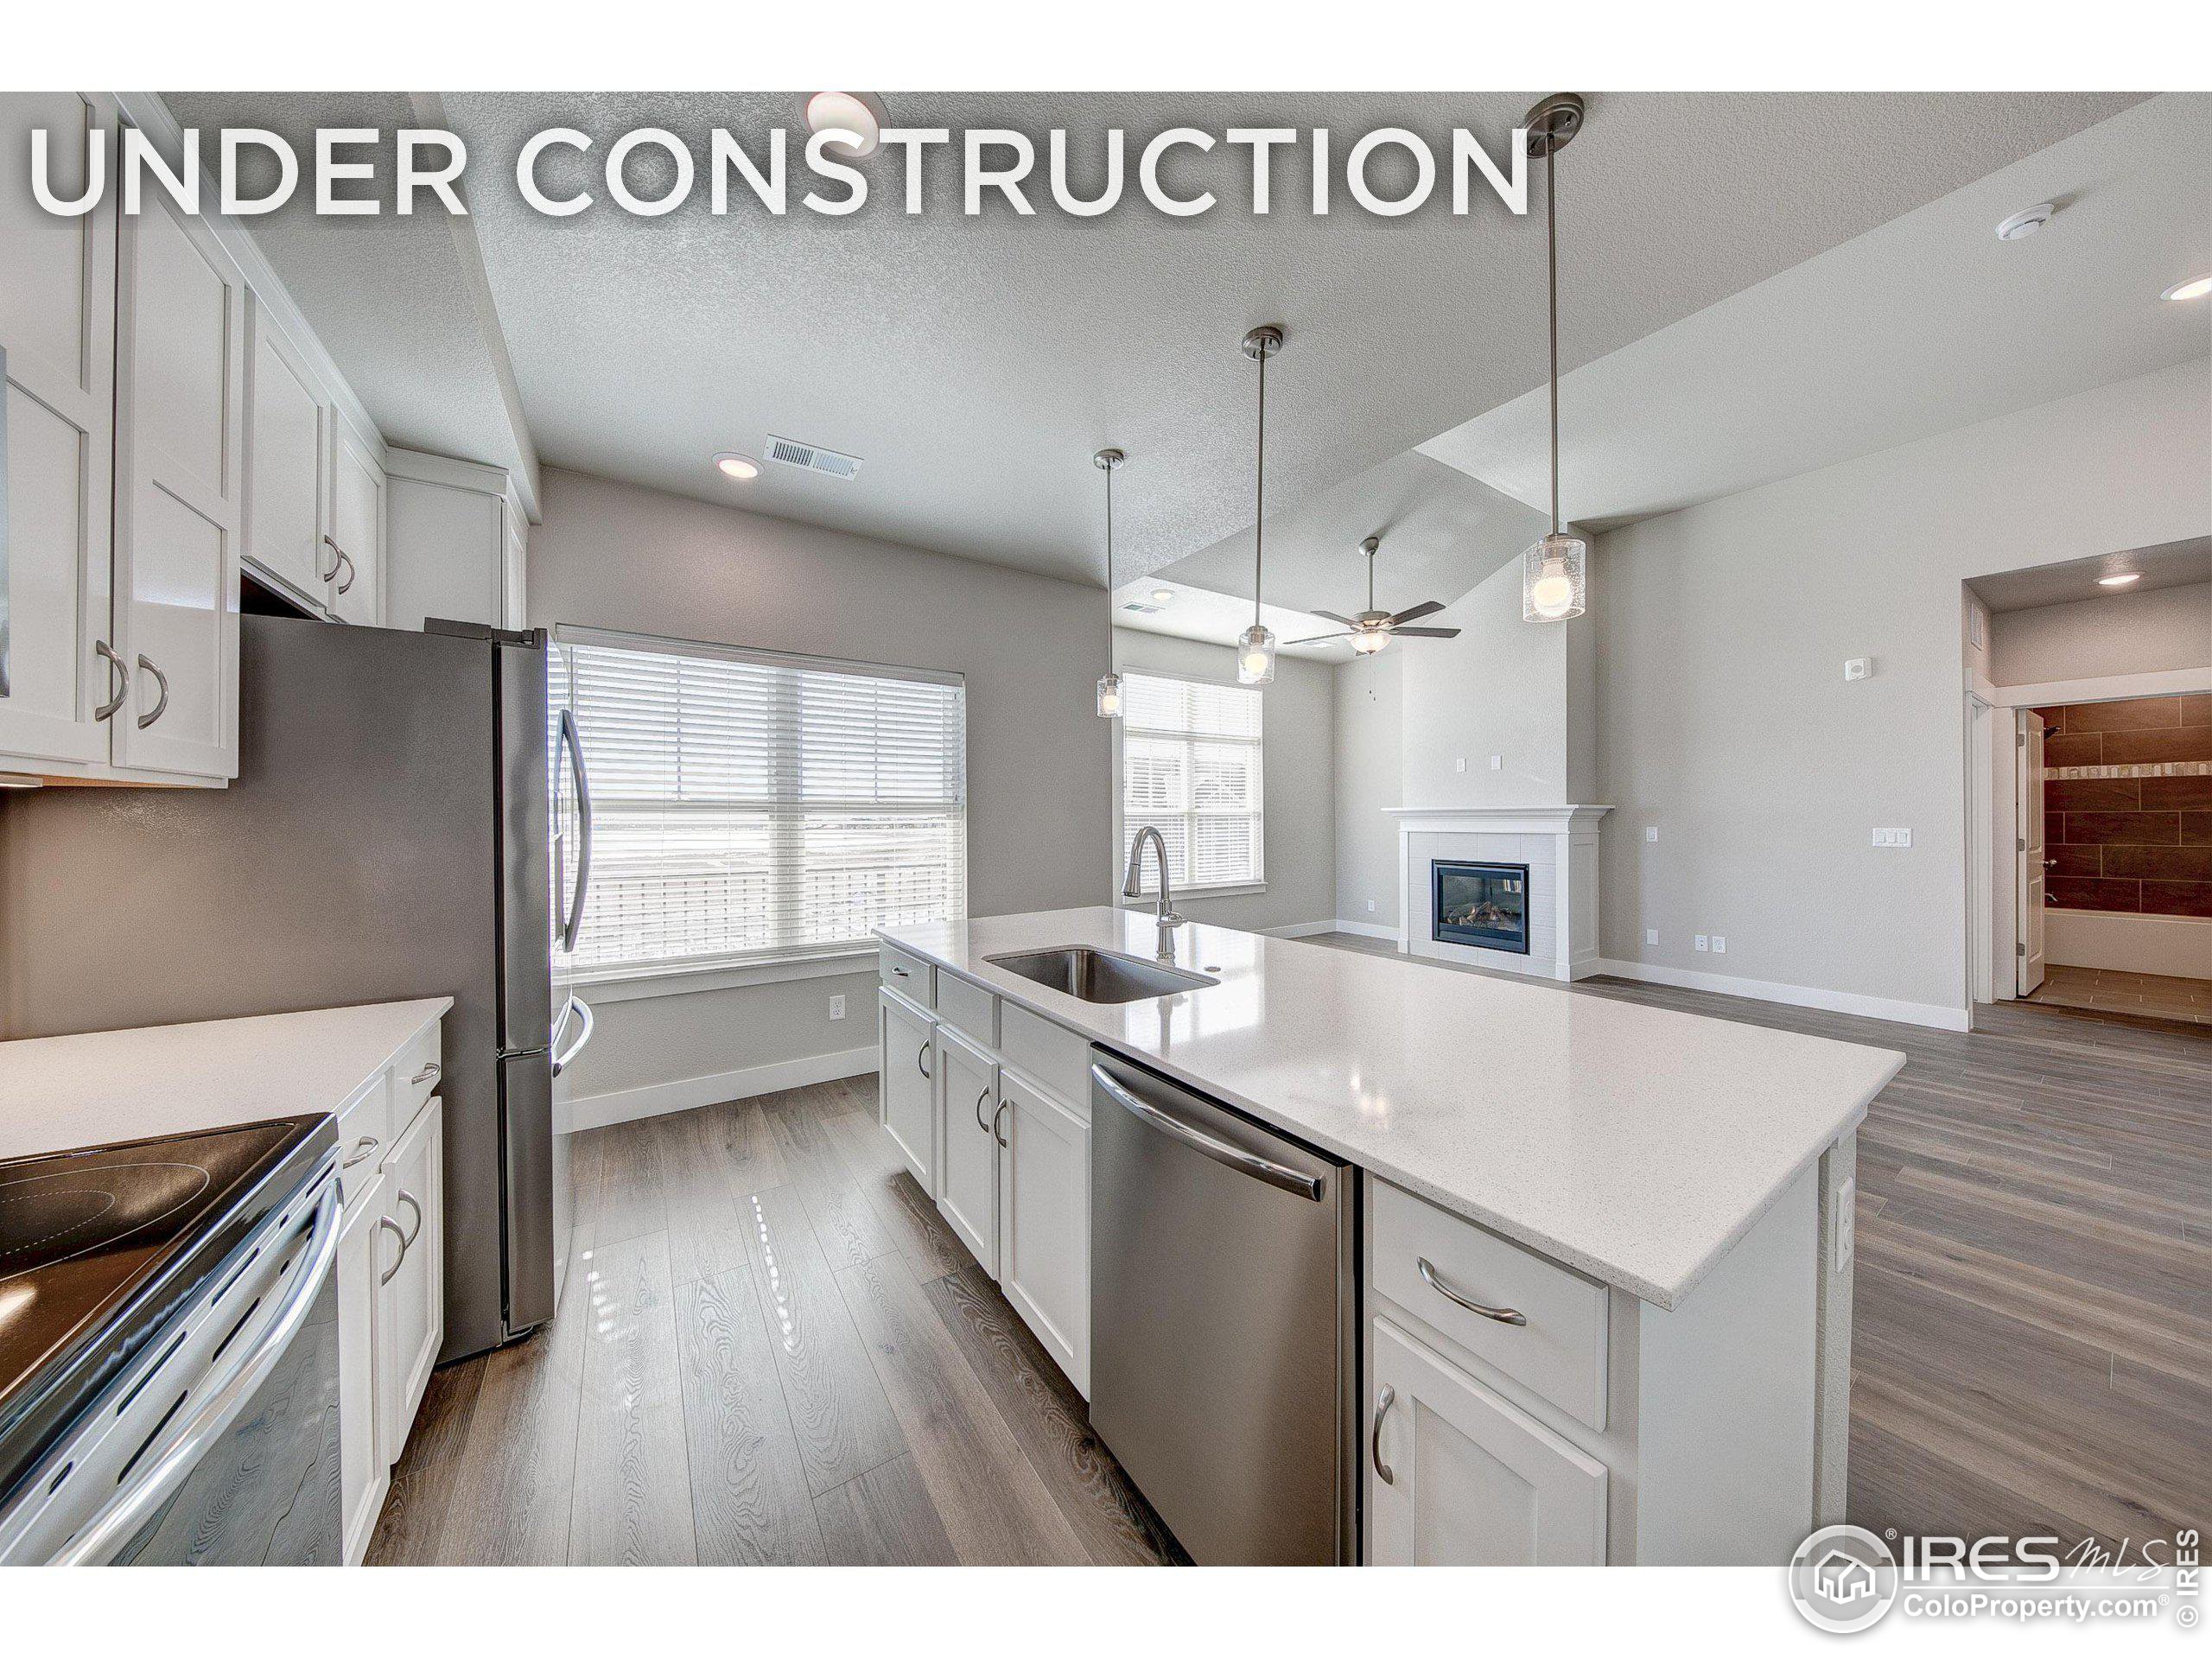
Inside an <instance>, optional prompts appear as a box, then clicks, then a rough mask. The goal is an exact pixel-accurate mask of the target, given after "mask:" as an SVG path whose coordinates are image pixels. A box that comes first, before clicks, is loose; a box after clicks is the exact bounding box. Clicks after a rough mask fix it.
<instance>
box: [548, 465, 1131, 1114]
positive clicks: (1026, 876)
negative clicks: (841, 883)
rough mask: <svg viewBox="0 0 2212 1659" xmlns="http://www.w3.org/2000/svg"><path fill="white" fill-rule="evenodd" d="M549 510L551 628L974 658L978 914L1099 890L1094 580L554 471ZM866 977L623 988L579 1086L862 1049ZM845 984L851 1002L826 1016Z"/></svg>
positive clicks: (972, 896) (953, 663) (867, 1008)
mask: <svg viewBox="0 0 2212 1659" xmlns="http://www.w3.org/2000/svg"><path fill="white" fill-rule="evenodd" d="M823 487H825V488H834V487H836V486H834V485H828V484H825V485H824V486H823ZM544 512H545V518H544V522H543V524H540V525H538V526H537V527H536V528H535V529H534V530H533V531H531V538H530V570H529V595H530V619H531V622H532V623H533V624H536V625H537V626H548V627H550V626H553V625H555V624H557V623H562V622H568V623H574V624H579V625H582V626H590V627H600V628H618V629H623V630H626V631H628V632H636V633H646V634H658V635H664V636H667V637H671V638H676V639H705V640H712V641H715V642H716V643H721V644H729V645H752V646H756V647H760V648H764V649H768V650H773V651H791V652H806V653H809V654H811V655H816V656H824V657H842V658H849V659H853V660H858V661H865V662H874V663H889V664H899V665H902V666H907V667H917V668H933V669H942V670H950V671H956V672H958V673H960V674H963V675H964V676H965V677H966V678H967V684H968V783H969V805H968V872H969V885H968V907H969V912H970V913H971V914H974V915H978V916H988V915H994V914H1001V913H1004V912H1011V911H1023V910H1049V909H1053V908H1057V907H1059V906H1070V905H1084V904H1096V903H1099V902H1101V901H1102V900H1103V899H1104V897H1105V893H1106V881H1105V870H1106V867H1107V863H1108V861H1109V857H1110V852H1109V844H1108V842H1109V822H1108V814H1107V797H1106V789H1105V782H1104V780H1105V779H1106V777H1107V775H1108V761H1107V754H1108V739H1109V734H1108V732H1107V729H1106V722H1105V721H1102V720H1100V719H1099V718H1098V717H1097V715H1096V712H1095V711H1094V709H1093V707H1092V694H1091V687H1092V684H1093V683H1094V682H1095V681H1096V679H1097V677H1098V676H1099V674H1100V673H1101V672H1103V669H1104V661H1103V659H1104V655H1105V649H1106V627H1105V622H1106V604H1107V598H1106V594H1105V593H1104V592H1103V590H1102V589H1100V588H1084V587H1082V586H1079V585H1077V584H1075V583H1071V582H1059V581H1056V580H1054V579H1052V578H1051V577H1047V576H1039V575H1029V574H1027V573H1025V572H1022V571H1018V570H1011V569H1005V568H1003V567H1001V566H997V565H985V564H980V563H972V562H970V561H968V560H965V559H956V558H949V557H947V556H944V555H943V554H938V553H926V552H923V551H921V550H918V549H915V548H910V547H901V546H897V545H894V544H893V543H888V542H880V541H875V540H873V539H870V538H868V537H860V536H851V535H846V534H842V533H841V532H838V531H829V530H819V529H816V528H813V527H811V526H809V525H804V524H792V523H789V522H787V521H785V520H783V519H779V518H764V517H762V516H760V515H759V514H756V513H749V512H741V511H739V510H737V509H735V508H729V507H717V506H713V505H709V504H707V503H704V502H699V501H693V500H689V499H683V498H681V497H677V496H671V495H664V494H662V493H659V492H658V491H655V490H649V489H645V488H642V487H639V486H635V485H630V484H620V483H615V482H613V481H611V480H606V479H600V478H594V477H589V476H587V475H585V474H579V473H573V472H567V471H563V470H561V469H558V468H553V467H548V468H547V469H546V471H545V474H544ZM873 977H874V976H873V975H872V974H871V975H856V976H853V977H852V978H851V979H849V980H839V981H829V980H806V981H799V982H795V983H793V984H789V985H785V986H779V987H772V988H759V987H749V988H740V989H728V990H719V991H706V992H697V993H693V994H689V995H681V996H677V997H673V998H665V999H656V1000H653V1001H609V1002H607V1003H606V1004H605V1006H604V1007H603V1009H601V1025H600V1027H599V1028H598V1031H597V1033H595V1034H594V1038H593V1041H592V1046H591V1047H590V1048H589V1049H588V1050H587V1051H586V1052H585V1053H584V1055H583V1057H582V1059H580V1060H579V1061H578V1062H577V1065H576V1075H575V1092H576V1093H577V1094H578V1095H579V1096H589V1095H595V1094H601V1093H606V1092H610V1091H613V1090H624V1089H631V1088H637V1087H640V1086H643V1085H646V1084H658V1083H666V1082H673V1081H677V1080H679V1079H682V1078H685V1077H700V1076H707V1075H712V1074H719V1073H721V1072H724V1071H730V1070H733V1069H738V1068H744V1067H749V1066H754V1065H771V1064H776V1063H781V1062H790V1061H795V1060H801V1059H804V1058H805V1057H807V1056H809V1055H816V1054H822V1053H826V1052H842V1051H847V1050H853V1049H859V1048H864V1047H867V1046H871V1045H872V1044H873V1042H874V1012H873V1008H874V1004H873V990H872V988H871V987H872V982H873ZM840 989H842V990H843V991H844V992H845V993H846V994H847V995H848V998H849V1001H848V1004H847V1007H848V1014H847V1017H846V1019H845V1020H843V1021H842V1022H841V1023H838V1024H836V1025H831V1024H830V1023H829V1022H828V1020H827V1019H826V1015H825V1014H824V1010H826V1007H827V1003H828V999H829V995H831V994H832V993H833V992H835V991H837V990H840ZM594 1007H595V1008H596V1007H599V1005H597V1004H594Z"/></svg>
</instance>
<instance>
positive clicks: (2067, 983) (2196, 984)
mask: <svg viewBox="0 0 2212 1659" xmlns="http://www.w3.org/2000/svg"><path fill="white" fill-rule="evenodd" d="M2026 1000H2027V1001H2031V1002H2040V1003H2043V1004H2044V1005H2046V1006H2052V1007H2065V1008H2094V1009H2096V1010H2098V1011H2099V1012H2101V1013H2110V1014H2140V1015H2144V1016H2145V1017H2147V1018H2150V1019H2153V1020H2187V1021H2189V1022H2190V1023H2191V1024H2194V1025H2200V1026H2212V979H2179V978H2177V977H2175V976H2172V975H2171V974H2132V973H2126V972H2123V971H2121V970H2120V969H2116V968H2062V967H2056V966H2054V967H2052V968H2051V969H2049V970H2048V971H2047V972H2046V973H2045V975H2044V982H2043V984H2042V986H2041V987H2040V988H2038V989H2037V991H2036V993H2035V995H2033V996H2031V997H2029V998H2027V999H2026Z"/></svg>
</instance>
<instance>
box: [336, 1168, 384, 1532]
mask: <svg viewBox="0 0 2212 1659" xmlns="http://www.w3.org/2000/svg"><path fill="white" fill-rule="evenodd" d="M371 1156H372V1158H373V1149H372V1154H371ZM359 1168H362V1169H365V1170H366V1171H367V1179H365V1180H360V1179H356V1177H355V1175H354V1174H353V1173H346V1174H343V1175H341V1176H340V1181H341V1182H342V1183H343V1184H344V1186H345V1197H346V1225H345V1229H344V1230H343V1231H341V1232H340V1234H339V1235H338V1268H337V1273H338V1467H339V1487H340V1493H341V1497H342V1503H343V1511H344V1516H345V1521H344V1528H345V1530H344V1533H343V1536H344V1539H345V1547H346V1562H347V1563H348V1564H349V1565H350V1564H352V1563H354V1562H357V1561H359V1560H360V1559H361V1557H362V1556H363V1555H365V1554H367V1553H368V1548H369V1537H370V1535H371V1534H372V1533H373V1532H374V1531H375V1530H376V1524H377V1516H378V1513H379V1512H380V1511H381V1510H383V1508H384V1500H385V1493H387V1492H388V1491H391V1465H389V1464H387V1463H386V1462H385V1459H383V1458H382V1457H380V1456H378V1422H377V1349H376V1306H377V1274H378V1271H379V1268H378V1266H377V1261H378V1249H380V1248H381V1247H382V1246H383V1244H384V1240H385V1230H384V1229H383V1227H381V1226H380V1225H378V1222H379V1221H380V1220H381V1218H382V1217H383V1215H384V1205H385V1185H384V1177H383V1175H382V1173H380V1172H379V1171H378V1169H377V1166H376V1165H375V1163H374V1162H373V1161H367V1162H365V1163H364V1164H362V1165H361V1166H359Z"/></svg>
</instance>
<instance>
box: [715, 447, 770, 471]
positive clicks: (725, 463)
mask: <svg viewBox="0 0 2212 1659" xmlns="http://www.w3.org/2000/svg"><path fill="white" fill-rule="evenodd" d="M715 466H716V467H719V468H721V471H722V472H724V473H726V474H728V475H729V476H730V477H732V478H758V477H760V462H759V461H755V460H753V457H752V456H750V455H741V454H738V453H737V452H736V451H735V450H734V449H725V450H723V451H722V453H721V454H719V455H716V456H715Z"/></svg>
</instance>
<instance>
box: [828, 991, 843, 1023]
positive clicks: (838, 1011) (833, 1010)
mask: <svg viewBox="0 0 2212 1659" xmlns="http://www.w3.org/2000/svg"><path fill="white" fill-rule="evenodd" d="M829 1017H830V1018H831V1019H832V1020H842V1019H843V1018H844V1017H845V999H844V998H843V997H842V996H833V997H831V998H830V999H829Z"/></svg>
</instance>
